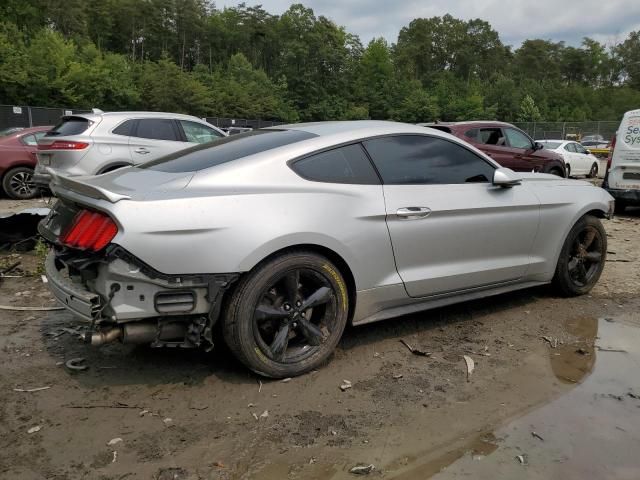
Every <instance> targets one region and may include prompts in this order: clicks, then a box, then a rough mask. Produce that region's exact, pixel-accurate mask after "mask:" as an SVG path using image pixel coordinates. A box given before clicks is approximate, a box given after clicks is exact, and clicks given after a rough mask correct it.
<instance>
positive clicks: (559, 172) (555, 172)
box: [549, 168, 568, 178]
mask: <svg viewBox="0 0 640 480" xmlns="http://www.w3.org/2000/svg"><path fill="white" fill-rule="evenodd" d="M549 173H550V174H551V175H556V176H558V177H563V178H564V172H563V171H562V170H560V169H559V168H552V169H551V170H549ZM567 177H568V175H567Z"/></svg>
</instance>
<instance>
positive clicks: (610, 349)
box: [598, 347, 628, 353]
mask: <svg viewBox="0 0 640 480" xmlns="http://www.w3.org/2000/svg"><path fill="white" fill-rule="evenodd" d="M598 351H599V352H616V353H628V352H627V351H626V350H620V349H616V348H602V347H598Z"/></svg>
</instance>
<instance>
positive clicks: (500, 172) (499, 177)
mask: <svg viewBox="0 0 640 480" xmlns="http://www.w3.org/2000/svg"><path fill="white" fill-rule="evenodd" d="M520 182H521V179H520V178H519V177H518V176H517V175H516V172H514V171H513V170H511V169H510V168H503V167H500V168H496V169H495V170H494V171H493V184H494V185H495V186H497V187H504V188H509V187H513V186H514V185H520Z"/></svg>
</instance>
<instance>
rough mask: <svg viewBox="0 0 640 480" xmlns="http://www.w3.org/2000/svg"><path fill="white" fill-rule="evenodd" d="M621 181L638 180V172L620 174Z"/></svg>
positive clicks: (639, 178) (639, 174) (639, 176)
mask: <svg viewBox="0 0 640 480" xmlns="http://www.w3.org/2000/svg"><path fill="white" fill-rule="evenodd" d="M622 179H623V180H640V173H639V172H625V173H623V174H622Z"/></svg>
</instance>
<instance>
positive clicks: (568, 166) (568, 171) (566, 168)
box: [565, 165, 571, 178]
mask: <svg viewBox="0 0 640 480" xmlns="http://www.w3.org/2000/svg"><path fill="white" fill-rule="evenodd" d="M565 170H566V171H567V178H569V177H571V165H567V166H566V167H565Z"/></svg>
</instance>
